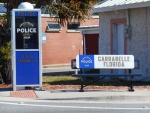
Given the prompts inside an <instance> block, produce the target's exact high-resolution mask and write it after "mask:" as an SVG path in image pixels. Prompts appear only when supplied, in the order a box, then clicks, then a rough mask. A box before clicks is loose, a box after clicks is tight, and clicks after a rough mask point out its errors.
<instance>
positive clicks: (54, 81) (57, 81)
mask: <svg viewBox="0 0 150 113" xmlns="http://www.w3.org/2000/svg"><path fill="white" fill-rule="evenodd" d="M93 81H95V82H93ZM43 84H50V85H80V84H81V80H80V78H79V77H73V76H71V75H61V76H43ZM84 84H90V85H96V86H112V85H114V86H122V85H127V84H126V82H120V81H118V80H111V81H105V80H101V81H100V80H97V78H95V79H93V78H92V79H86V80H85V81H84Z"/></svg>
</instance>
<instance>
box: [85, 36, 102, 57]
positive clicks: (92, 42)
mask: <svg viewBox="0 0 150 113" xmlns="http://www.w3.org/2000/svg"><path fill="white" fill-rule="evenodd" d="M98 37H99V35H98V34H85V49H84V50H85V51H84V53H85V54H87V55H94V54H95V55H97V54H98Z"/></svg>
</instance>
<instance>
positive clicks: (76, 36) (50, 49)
mask: <svg viewBox="0 0 150 113" xmlns="http://www.w3.org/2000/svg"><path fill="white" fill-rule="evenodd" d="M52 21H55V20H53V19H50V18H49V17H42V33H46V37H47V40H46V44H43V49H42V52H43V53H42V57H43V65H51V64H69V63H70V62H71V59H75V57H76V55H78V54H82V53H83V45H82V37H83V36H82V34H81V32H79V31H78V32H70V31H67V27H66V26H64V27H62V30H61V31H60V32H46V27H47V22H52ZM98 24H99V19H98V18H97V19H89V20H88V19H87V20H85V22H83V23H81V26H89V25H98Z"/></svg>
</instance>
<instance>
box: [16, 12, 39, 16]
mask: <svg viewBox="0 0 150 113" xmlns="http://www.w3.org/2000/svg"><path fill="white" fill-rule="evenodd" d="M15 16H23V17H24V16H38V12H37V11H16V12H15Z"/></svg>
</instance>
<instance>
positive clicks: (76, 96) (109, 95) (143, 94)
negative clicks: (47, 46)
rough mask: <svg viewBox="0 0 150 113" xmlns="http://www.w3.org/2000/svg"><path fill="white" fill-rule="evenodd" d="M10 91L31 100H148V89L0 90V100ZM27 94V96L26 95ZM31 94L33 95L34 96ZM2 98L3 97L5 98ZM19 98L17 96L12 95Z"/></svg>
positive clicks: (149, 92) (9, 94) (8, 95)
mask: <svg viewBox="0 0 150 113" xmlns="http://www.w3.org/2000/svg"><path fill="white" fill-rule="evenodd" d="M11 93H16V94H21V95H23V96H22V97H21V96H20V97H19V98H23V99H29V98H30V96H31V98H30V99H33V100H59V101H61V100H66V101H68V100H75V101H77V100H84V101H94V102H130V101H132V102H150V90H136V91H134V92H129V91H92V90H86V91H84V92H79V91H77V90H53V91H52V90H51V91H38V90H24V91H0V100H1V99H2V98H3V97H5V98H6V97H7V98H9V97H12V95H11ZM26 95H28V96H26ZM33 95H34V96H35V97H34V98H32V97H33ZM5 98H3V99H5ZM13 98H15V99H19V98H18V97H13Z"/></svg>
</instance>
